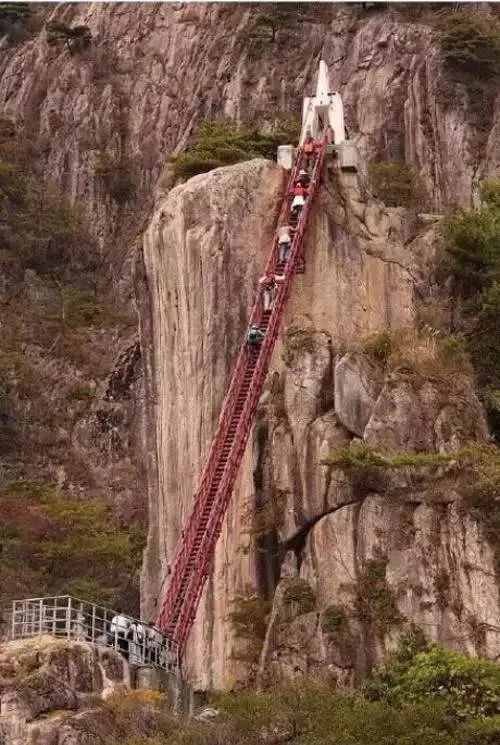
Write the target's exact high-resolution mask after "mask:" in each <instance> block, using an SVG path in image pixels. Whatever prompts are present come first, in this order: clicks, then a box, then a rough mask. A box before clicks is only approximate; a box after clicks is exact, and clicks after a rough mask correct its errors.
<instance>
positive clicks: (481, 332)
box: [469, 280, 500, 389]
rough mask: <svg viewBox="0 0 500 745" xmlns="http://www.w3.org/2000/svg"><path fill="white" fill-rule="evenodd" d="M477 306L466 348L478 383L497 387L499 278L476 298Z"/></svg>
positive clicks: (499, 362) (499, 381) (499, 379)
mask: <svg viewBox="0 0 500 745" xmlns="http://www.w3.org/2000/svg"><path fill="white" fill-rule="evenodd" d="M475 306H476V307H477V308H478V311H477V315H476V318H475V326H474V331H473V333H471V334H470V338H469V349H470V353H471V357H472V361H473V364H474V367H475V369H476V370H477V373H478V378H479V381H480V383H482V384H483V385H485V386H488V387H490V388H494V389H495V388H500V280H496V281H495V282H494V283H493V284H492V285H491V287H489V288H488V289H487V290H485V291H484V292H483V293H481V295H479V297H478V298H477V300H476V303H475Z"/></svg>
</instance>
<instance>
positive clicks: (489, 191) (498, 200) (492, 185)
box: [481, 178, 500, 209]
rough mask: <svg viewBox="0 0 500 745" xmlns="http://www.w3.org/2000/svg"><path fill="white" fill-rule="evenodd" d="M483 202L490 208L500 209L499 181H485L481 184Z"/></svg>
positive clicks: (491, 179) (490, 179) (492, 179)
mask: <svg viewBox="0 0 500 745" xmlns="http://www.w3.org/2000/svg"><path fill="white" fill-rule="evenodd" d="M481 201H482V202H484V203H485V204H488V205H489V206H490V207H496V208H497V209H500V181H499V180H498V179H494V178H489V179H485V180H484V181H483V182H482V184H481Z"/></svg>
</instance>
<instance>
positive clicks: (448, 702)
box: [365, 644, 500, 720]
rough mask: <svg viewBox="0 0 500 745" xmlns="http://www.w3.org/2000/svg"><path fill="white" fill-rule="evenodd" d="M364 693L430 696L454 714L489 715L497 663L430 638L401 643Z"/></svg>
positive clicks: (498, 697)
mask: <svg viewBox="0 0 500 745" xmlns="http://www.w3.org/2000/svg"><path fill="white" fill-rule="evenodd" d="M365 695H367V696H368V697H369V698H371V699H373V700H381V699H384V700H387V701H388V702H389V703H390V704H393V705H396V706H405V705H411V704H415V703H422V704H425V703H426V702H427V703H428V702H431V701H436V702H439V703H440V704H441V705H442V706H443V707H444V709H445V711H446V712H447V714H448V715H450V716H452V717H453V718H454V719H457V720H461V719H464V720H467V719H469V718H471V717H475V716H486V717H488V716H493V715H494V714H497V713H498V712H499V710H500V666H499V665H496V664H494V663H491V662H485V661H483V660H476V659H474V660H473V659H469V658H468V657H465V656H463V655H460V654H458V653H457V652H453V651H451V650H447V649H442V648H440V647H437V646H436V645H434V644H428V645H425V646H424V648H423V649H418V648H414V649H413V650H411V649H410V650H409V649H408V648H407V647H406V648H403V652H401V650H397V651H396V652H394V653H392V654H391V655H390V656H389V659H388V660H387V662H386V664H385V665H384V666H382V667H381V668H379V670H377V671H376V673H375V674H374V675H373V679H372V680H371V681H370V682H369V683H368V684H367V686H366V687H365Z"/></svg>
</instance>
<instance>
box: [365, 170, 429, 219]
mask: <svg viewBox="0 0 500 745" xmlns="http://www.w3.org/2000/svg"><path fill="white" fill-rule="evenodd" d="M368 172H369V175H370V180H371V184H372V188H373V193H374V194H375V196H376V197H377V198H378V199H380V200H382V202H384V203H385V204H386V205H387V206H388V207H418V208H420V209H423V208H424V206H425V201H426V200H425V195H424V189H423V185H422V182H421V180H420V177H419V175H418V173H417V171H416V170H415V169H414V168H413V167H412V166H410V165H408V164H407V163H404V162H402V161H395V162H392V163H370V165H369V167H368Z"/></svg>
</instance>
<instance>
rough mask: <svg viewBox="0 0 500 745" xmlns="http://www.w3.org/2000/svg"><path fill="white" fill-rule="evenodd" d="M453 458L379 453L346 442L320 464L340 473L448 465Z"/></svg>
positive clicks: (436, 454) (422, 454) (363, 444)
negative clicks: (338, 470) (368, 469)
mask: <svg viewBox="0 0 500 745" xmlns="http://www.w3.org/2000/svg"><path fill="white" fill-rule="evenodd" d="M453 457H454V456H453V454H446V453H389V452H381V451H379V450H375V448H373V447H371V446H370V445H366V444H365V443H364V442H348V443H347V444H346V445H343V446H342V447H341V448H338V449H337V450H334V451H333V452H332V453H331V454H330V455H329V456H328V457H327V458H325V459H324V460H322V461H321V463H322V464H323V465H327V466H331V467H333V468H337V469H340V470H342V471H350V470H351V469H359V468H361V469H362V468H406V467H407V466H412V467H414V468H419V467H422V466H438V465H442V464H444V463H449V462H450V461H451V460H453Z"/></svg>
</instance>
